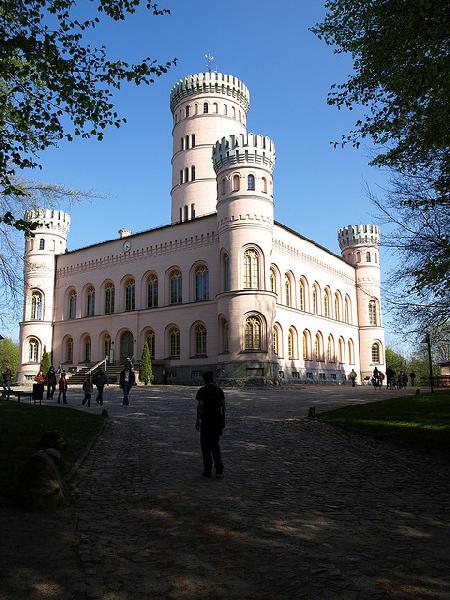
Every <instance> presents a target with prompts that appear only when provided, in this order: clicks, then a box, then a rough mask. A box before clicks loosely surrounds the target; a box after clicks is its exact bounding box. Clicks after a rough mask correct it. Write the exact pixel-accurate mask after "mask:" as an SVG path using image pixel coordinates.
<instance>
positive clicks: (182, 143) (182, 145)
mask: <svg viewBox="0 0 450 600" xmlns="http://www.w3.org/2000/svg"><path fill="white" fill-rule="evenodd" d="M180 141H181V150H184V138H183V137H182V138H181V140H180Z"/></svg>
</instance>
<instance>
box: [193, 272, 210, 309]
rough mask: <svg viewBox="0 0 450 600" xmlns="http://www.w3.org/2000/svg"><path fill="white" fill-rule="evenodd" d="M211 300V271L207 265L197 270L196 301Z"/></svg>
mask: <svg viewBox="0 0 450 600" xmlns="http://www.w3.org/2000/svg"><path fill="white" fill-rule="evenodd" d="M203 300H209V271H208V268H207V267H206V266H205V265H202V266H201V267H197V269H196V270H195V301H196V302H202V301H203Z"/></svg>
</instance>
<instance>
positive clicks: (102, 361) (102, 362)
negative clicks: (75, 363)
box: [86, 358, 107, 375]
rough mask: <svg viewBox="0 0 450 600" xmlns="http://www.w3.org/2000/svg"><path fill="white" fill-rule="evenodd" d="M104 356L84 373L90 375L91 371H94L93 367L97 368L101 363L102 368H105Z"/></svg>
mask: <svg viewBox="0 0 450 600" xmlns="http://www.w3.org/2000/svg"><path fill="white" fill-rule="evenodd" d="M106 360H107V359H106V358H104V359H103V360H101V361H100V362H98V363H97V364H96V365H94V366H93V367H91V368H90V369H89V371H88V372H87V373H86V375H90V374H91V373H92V372H93V371H95V369H98V368H99V367H100V366H101V365H103V368H104V369H106Z"/></svg>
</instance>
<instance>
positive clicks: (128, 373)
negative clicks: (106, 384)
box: [120, 360, 136, 406]
mask: <svg viewBox="0 0 450 600" xmlns="http://www.w3.org/2000/svg"><path fill="white" fill-rule="evenodd" d="M135 384H136V377H135V375H134V371H133V366H132V364H131V361H130V360H127V363H126V365H125V367H124V368H123V369H122V371H121V372H120V388H121V389H122V390H123V400H122V405H123V406H128V405H129V404H130V401H129V399H128V396H129V394H130V390H131V388H132V387H133V385H135Z"/></svg>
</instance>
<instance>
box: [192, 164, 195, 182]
mask: <svg viewBox="0 0 450 600" xmlns="http://www.w3.org/2000/svg"><path fill="white" fill-rule="evenodd" d="M191 181H195V166H194V165H192V167H191Z"/></svg>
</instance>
